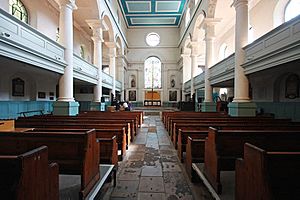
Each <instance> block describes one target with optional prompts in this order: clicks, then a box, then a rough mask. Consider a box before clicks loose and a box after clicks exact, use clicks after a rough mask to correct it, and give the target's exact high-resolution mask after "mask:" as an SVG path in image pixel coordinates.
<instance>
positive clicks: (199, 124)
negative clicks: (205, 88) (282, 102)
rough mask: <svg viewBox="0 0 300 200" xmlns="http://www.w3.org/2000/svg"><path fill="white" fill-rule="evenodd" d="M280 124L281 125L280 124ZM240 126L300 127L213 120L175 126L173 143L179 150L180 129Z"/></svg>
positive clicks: (281, 123)
mask: <svg viewBox="0 0 300 200" xmlns="http://www.w3.org/2000/svg"><path fill="white" fill-rule="evenodd" d="M278 122H280V124H279V123H278ZM233 125H234V126H237V127H238V126H239V127H244V126H251V125H252V126H262V125H264V126H269V127H270V126H273V125H276V126H278V127H279V126H293V125H295V126H298V127H299V126H300V124H292V123H290V122H285V121H283V122H281V121H280V120H278V121H266V122H262V121H261V122H258V121H255V120H250V121H244V120H243V119H240V120H233V121H229V120H228V121H223V120H220V121H218V120H213V121H209V120H208V121H204V122H197V123H180V124H177V123H175V124H174V130H173V134H172V137H171V139H172V142H173V144H174V147H175V148H176V149H177V142H178V134H179V131H178V130H179V129H182V130H208V127H210V126H213V127H217V128H220V127H226V126H233Z"/></svg>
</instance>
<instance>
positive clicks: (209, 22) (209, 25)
mask: <svg viewBox="0 0 300 200" xmlns="http://www.w3.org/2000/svg"><path fill="white" fill-rule="evenodd" d="M220 21H221V19H219V18H205V19H204V21H203V24H204V30H205V40H213V39H215V25H216V24H217V23H219V22H220Z"/></svg>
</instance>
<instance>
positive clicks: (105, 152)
mask: <svg viewBox="0 0 300 200" xmlns="http://www.w3.org/2000/svg"><path fill="white" fill-rule="evenodd" d="M98 141H99V143H100V163H101V164H113V165H114V166H117V165H118V144H117V137H116V136H113V137H112V138H98Z"/></svg>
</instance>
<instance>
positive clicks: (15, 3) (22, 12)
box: [9, 0, 28, 24]
mask: <svg viewBox="0 0 300 200" xmlns="http://www.w3.org/2000/svg"><path fill="white" fill-rule="evenodd" d="M9 13H10V14H11V15H13V16H15V17H16V18H18V19H19V20H21V21H22V22H25V23H27V24H28V13H27V10H26V8H25V6H24V4H23V3H22V2H21V1H20V0H9Z"/></svg>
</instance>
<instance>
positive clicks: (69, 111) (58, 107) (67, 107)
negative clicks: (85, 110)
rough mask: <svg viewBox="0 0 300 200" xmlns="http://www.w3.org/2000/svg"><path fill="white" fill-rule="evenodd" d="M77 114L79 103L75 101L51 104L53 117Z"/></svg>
mask: <svg viewBox="0 0 300 200" xmlns="http://www.w3.org/2000/svg"><path fill="white" fill-rule="evenodd" d="M78 113H79V103H78V102H76V101H70V102H66V101H56V102H54V103H53V115H61V116H75V115H78Z"/></svg>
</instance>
